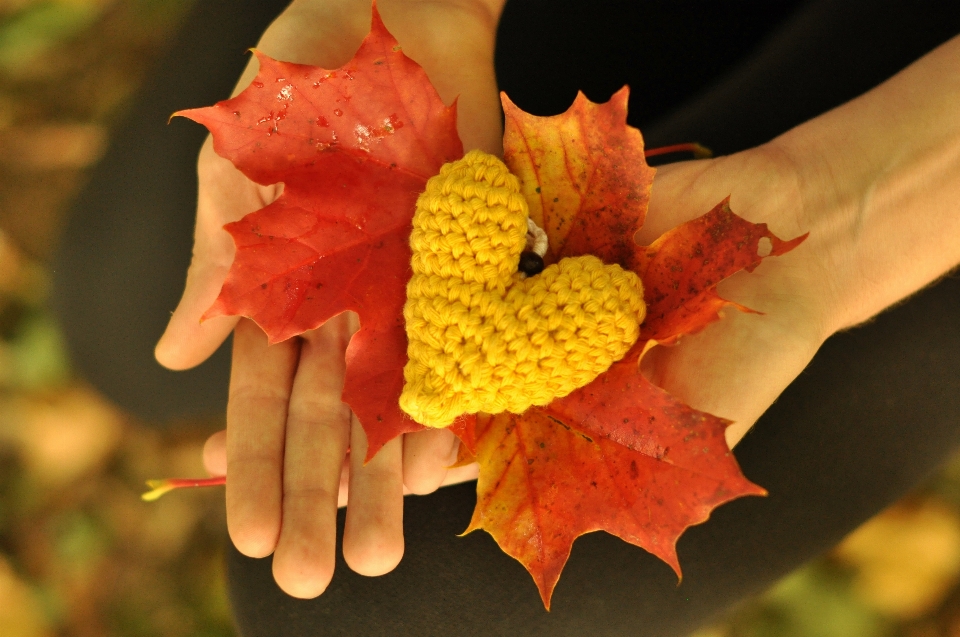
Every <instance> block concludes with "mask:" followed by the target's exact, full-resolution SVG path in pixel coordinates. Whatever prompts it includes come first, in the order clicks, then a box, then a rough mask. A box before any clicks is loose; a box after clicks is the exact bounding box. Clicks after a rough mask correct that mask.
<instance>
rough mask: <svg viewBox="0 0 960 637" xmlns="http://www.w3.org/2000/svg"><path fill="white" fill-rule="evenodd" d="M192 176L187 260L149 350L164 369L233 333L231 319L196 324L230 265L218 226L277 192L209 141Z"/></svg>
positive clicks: (204, 352)
mask: <svg viewBox="0 0 960 637" xmlns="http://www.w3.org/2000/svg"><path fill="white" fill-rule="evenodd" d="M197 172H198V175H199V180H200V185H199V196H198V199H197V226H196V229H195V231H194V239H193V241H194V243H193V258H192V259H191V261H190V268H189V269H188V270H187V282H186V286H185V287H184V291H183V296H182V297H181V299H180V303H179V304H178V305H177V309H176V310H174V312H173V315H172V316H171V317H170V322H169V323H168V325H167V329H166V330H165V331H164V333H163V336H161V337H160V341H159V342H158V343H157V346H156V349H155V350H154V354H155V356H156V358H157V361H159V362H160V364H161V365H163V366H165V367H168V368H170V369H188V368H190V367H194V366H195V365H198V364H200V363H201V362H203V361H204V360H206V359H207V358H208V357H209V356H210V354H212V353H213V352H214V351H216V349H217V348H218V347H219V346H220V344H221V343H222V342H223V341H224V339H226V338H227V336H228V335H229V334H230V332H231V331H232V330H233V328H234V326H235V325H236V323H237V317H235V316H218V317H214V318H211V319H207V320H205V321H203V322H201V320H200V319H201V317H202V316H203V315H204V313H205V312H206V311H207V310H208V309H210V306H212V305H213V303H214V301H216V300H217V296H218V295H219V294H220V288H221V287H222V286H223V281H224V279H226V277H227V272H228V271H229V270H230V264H231V263H232V262H233V255H234V244H233V238H232V237H231V236H230V234H229V233H228V232H227V231H226V230H224V229H223V226H224V225H225V224H227V223H230V222H232V221H237V220H238V219H241V218H242V217H243V216H244V215H246V214H247V213H249V212H253V211H254V210H258V209H260V208H262V207H263V206H265V205H266V204H267V203H269V202H271V201H273V199H274V198H275V196H276V192H277V190H276V189H275V188H263V187H260V186H258V185H257V184H254V183H253V182H252V181H250V180H249V179H247V178H246V177H245V176H244V175H243V173H241V172H240V171H239V170H237V169H236V168H234V166H233V164H231V163H230V162H229V161H228V160H226V159H224V158H222V157H219V156H217V155H216V153H215V152H214V151H213V143H212V141H211V138H210V137H208V138H207V141H206V142H205V143H204V145H203V148H202V149H201V150H200V158H199V160H198V162H197Z"/></svg>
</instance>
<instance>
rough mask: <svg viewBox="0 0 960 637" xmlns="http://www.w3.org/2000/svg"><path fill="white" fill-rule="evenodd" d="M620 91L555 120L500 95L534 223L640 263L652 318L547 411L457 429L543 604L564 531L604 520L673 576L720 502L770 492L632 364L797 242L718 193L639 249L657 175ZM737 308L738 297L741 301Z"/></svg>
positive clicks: (490, 512)
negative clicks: (692, 533)
mask: <svg viewBox="0 0 960 637" xmlns="http://www.w3.org/2000/svg"><path fill="white" fill-rule="evenodd" d="M626 104H627V90H626V88H624V89H623V90H621V91H619V92H618V93H616V94H615V95H614V96H613V98H612V99H611V100H610V101H609V102H608V103H606V104H594V103H592V102H590V101H589V100H587V99H586V98H585V97H584V96H583V95H582V94H580V95H578V96H577V99H576V101H575V102H574V103H573V106H571V107H570V109H569V110H568V111H567V112H566V113H564V114H562V115H558V116H555V117H534V116H531V115H528V114H527V113H524V112H523V111H521V110H520V109H518V108H517V107H516V106H514V105H513V104H512V103H511V102H510V101H509V100H508V99H506V96H504V111H505V113H506V123H507V126H506V133H505V136H504V160H505V161H506V163H507V165H508V166H510V169H511V171H512V172H513V173H514V174H516V175H518V176H520V178H521V180H522V183H523V192H524V194H525V195H526V198H527V201H528V203H529V205H530V210H531V213H530V214H531V217H533V218H534V220H535V221H536V222H538V224H541V225H542V227H544V229H545V230H546V232H547V234H548V236H549V239H550V246H551V250H550V253H549V254H548V258H549V259H550V260H559V259H562V258H564V257H572V256H578V255H581V254H595V255H598V256H600V257H601V258H602V259H603V260H604V261H606V262H609V263H618V264H620V265H621V266H622V267H624V268H629V269H632V270H634V271H635V272H636V273H637V274H639V275H640V277H641V279H642V280H643V283H644V300H645V302H646V303H647V318H646V320H645V321H644V324H643V325H642V326H641V336H640V339H639V340H638V342H637V343H636V344H635V345H634V346H633V348H632V349H631V351H630V352H629V353H628V354H627V355H626V356H625V357H624V358H623V359H622V360H620V361H618V362H616V363H614V364H613V365H612V366H611V367H610V369H608V370H607V371H606V372H604V373H603V374H601V375H600V376H599V377H598V378H597V379H596V380H595V381H593V382H592V383H590V384H589V385H587V386H585V387H582V388H580V389H578V390H576V391H574V392H573V393H571V394H570V395H568V396H566V397H564V398H559V399H557V400H555V401H554V402H553V403H551V404H550V405H548V406H547V407H544V408H532V409H529V410H527V411H526V412H524V413H523V414H521V415H514V414H501V415H498V416H496V417H493V418H480V419H477V421H476V424H475V428H474V430H473V431H470V429H469V424H470V423H469V422H468V423H464V424H462V425H460V426H459V429H460V430H459V431H458V435H460V436H461V438H462V440H463V441H464V443H465V444H467V446H468V447H469V450H470V452H471V453H473V454H475V456H476V460H477V461H478V462H479V463H480V479H479V482H478V485H477V494H478V497H477V508H476V510H475V511H474V515H473V519H472V520H471V522H470V526H469V528H468V529H467V530H468V532H469V531H472V530H474V529H478V528H483V529H485V530H486V531H487V532H489V533H490V534H491V535H492V536H493V537H494V539H495V540H496V541H497V543H498V544H499V545H500V547H501V548H502V549H503V550H504V551H505V552H506V553H508V554H509V555H512V556H513V557H514V558H516V559H517V560H519V561H520V562H521V563H522V564H523V565H524V566H525V567H526V568H527V570H528V571H529V572H530V574H531V575H532V576H533V578H534V581H535V582H536V584H537V587H538V588H539V590H540V595H541V598H542V599H543V602H544V605H545V606H546V607H547V608H548V609H549V607H550V598H551V595H552V594H553V589H554V587H555V586H556V583H557V580H558V579H559V577H560V572H561V570H562V569H563V566H564V564H565V563H566V561H567V558H568V557H569V555H570V549H571V547H572V544H573V541H574V540H575V539H576V538H577V537H579V536H580V535H582V534H584V533H588V532H590V531H596V530H604V531H607V532H609V533H612V534H614V535H616V536H618V537H620V538H622V539H623V540H625V541H627V542H630V543H631V544H635V545H637V546H640V547H643V548H645V549H646V550H648V551H650V552H651V553H653V554H654V555H656V556H657V557H659V558H661V559H662V560H664V561H665V562H666V563H667V564H669V565H670V566H671V567H672V568H673V569H674V571H675V572H676V573H677V575H678V577H679V576H680V565H679V562H678V559H677V553H676V542H677V539H678V538H679V537H680V535H681V534H682V533H683V532H684V530H685V529H687V528H688V527H689V526H691V525H694V524H699V523H701V522H703V521H705V520H706V519H707V518H708V517H709V515H710V512H711V511H712V510H713V509H714V508H715V507H717V506H719V505H720V504H722V503H724V502H727V501H729V500H732V499H734V498H737V497H740V496H744V495H762V494H764V493H765V491H764V490H763V489H762V488H760V487H758V486H757V485H755V484H753V483H751V482H750V481H748V480H747V479H746V478H744V477H743V474H742V473H741V472H740V469H739V467H738V466H737V463H736V461H735V460H734V458H733V455H732V454H731V453H730V450H729V448H728V447H727V443H726V440H725V438H724V431H725V429H726V428H727V426H728V425H729V424H730V423H729V421H726V420H724V419H722V418H717V417H716V416H712V415H710V414H706V413H703V412H699V411H697V410H695V409H692V408H691V407H689V406H687V405H684V404H683V403H681V402H680V401H678V400H676V399H675V398H673V397H671V396H670V395H669V394H667V393H666V392H665V391H663V390H662V389H660V388H658V387H656V386H654V385H653V384H652V383H650V381H648V380H647V379H646V378H645V377H644V376H643V375H641V373H640V369H639V361H640V358H641V356H642V355H643V353H644V352H645V351H646V349H647V348H648V346H651V345H654V344H656V343H657V342H661V343H673V342H675V341H676V340H677V339H678V338H679V337H680V336H681V335H684V334H691V333H693V332H696V331H698V330H700V329H702V328H703V327H705V326H706V325H707V324H708V323H710V322H712V321H714V320H717V319H718V318H719V314H718V312H719V309H720V308H721V307H723V305H725V304H728V303H729V302H728V301H725V300H723V299H721V298H720V297H719V296H718V295H717V293H716V290H715V288H716V285H717V283H719V282H720V281H721V280H723V279H724V278H726V277H728V276H730V275H731V274H733V273H735V272H737V271H739V270H742V269H746V270H753V269H754V268H755V267H756V266H757V265H758V264H759V263H760V261H761V260H762V258H761V257H760V256H758V254H757V251H758V247H759V242H760V239H761V238H767V239H769V240H770V241H771V243H772V245H773V248H772V250H771V253H770V254H772V255H779V254H783V253H784V252H787V251H788V250H791V249H793V247H795V246H796V245H797V244H799V243H800V242H801V241H803V239H804V238H805V236H804V237H799V238H797V239H794V240H793V241H790V242H784V241H781V240H780V239H778V238H777V237H775V236H774V235H773V234H771V233H770V232H769V231H768V230H767V228H766V226H765V225H763V224H752V223H749V222H747V221H744V220H743V219H741V218H739V217H737V216H736V215H734V214H733V213H732V212H731V211H730V208H729V206H728V204H727V201H723V202H721V203H720V204H719V205H718V206H717V207H716V208H715V209H714V210H712V211H710V212H709V213H707V214H706V215H704V216H703V217H700V218H698V219H695V220H693V221H690V222H688V223H686V224H683V225H682V226H680V227H678V228H675V229H674V230H672V231H670V232H668V233H666V234H665V235H663V236H662V237H661V238H660V239H658V240H657V241H656V242H654V243H653V244H652V245H651V246H649V247H643V246H639V245H637V244H636V242H635V241H634V238H633V237H634V235H635V234H636V232H637V231H638V230H639V229H640V227H641V226H642V224H643V220H644V215H645V213H646V207H647V202H648V200H649V189H650V187H651V185H652V183H653V175H654V170H653V169H652V168H649V167H648V166H647V165H646V161H645V158H644V150H643V139H642V137H641V136H640V132H639V131H638V130H636V129H633V128H631V127H629V126H627V125H626V115H627V112H626ZM736 307H738V308H740V309H746V308H741V307H740V306H736Z"/></svg>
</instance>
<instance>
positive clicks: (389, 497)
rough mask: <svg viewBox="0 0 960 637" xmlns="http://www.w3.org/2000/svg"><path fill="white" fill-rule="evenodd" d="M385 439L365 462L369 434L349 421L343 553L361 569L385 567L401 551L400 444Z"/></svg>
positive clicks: (371, 572) (377, 572)
mask: <svg viewBox="0 0 960 637" xmlns="http://www.w3.org/2000/svg"><path fill="white" fill-rule="evenodd" d="M401 444H402V443H401V441H400V439H399V438H394V439H393V440H391V441H390V442H388V443H387V444H385V445H384V446H383V447H382V448H381V449H380V451H379V452H377V455H376V456H374V457H373V459H372V460H370V462H368V463H367V464H366V465H364V464H363V459H364V457H366V455H367V436H366V434H365V433H364V431H363V427H362V426H361V425H360V423H359V422H358V421H357V419H356V417H354V418H353V424H352V426H351V427H350V506H348V507H347V521H346V525H345V526H344V530H343V559H344V560H345V561H346V562H347V565H348V566H349V567H350V568H351V569H353V570H354V571H356V572H357V573H359V574H360V575H383V574H384V573H389V572H390V571H392V570H393V569H394V568H396V566H397V564H399V563H400V558H401V557H403V449H402V446H401Z"/></svg>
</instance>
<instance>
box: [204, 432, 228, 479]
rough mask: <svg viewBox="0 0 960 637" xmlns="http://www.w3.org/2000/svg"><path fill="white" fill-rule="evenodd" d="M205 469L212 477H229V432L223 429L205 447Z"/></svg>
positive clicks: (208, 440)
mask: <svg viewBox="0 0 960 637" xmlns="http://www.w3.org/2000/svg"><path fill="white" fill-rule="evenodd" d="M203 468H204V469H206V470H207V474H209V475H211V476H225V475H227V430H226V429H221V430H220V431H218V432H217V433H215V434H213V435H212V436H210V437H209V438H207V442H205V443H204V445H203Z"/></svg>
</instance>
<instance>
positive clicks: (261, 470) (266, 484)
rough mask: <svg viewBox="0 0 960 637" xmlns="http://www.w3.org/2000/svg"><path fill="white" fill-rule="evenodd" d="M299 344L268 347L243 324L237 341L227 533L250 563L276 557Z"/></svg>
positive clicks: (230, 419) (229, 425)
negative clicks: (287, 428)
mask: <svg viewBox="0 0 960 637" xmlns="http://www.w3.org/2000/svg"><path fill="white" fill-rule="evenodd" d="M299 349H300V345H299V341H298V340H297V339H291V340H289V341H284V342H283V343H277V344H276V345H268V344H267V337H266V335H265V334H264V333H263V332H262V331H261V330H260V328H259V327H257V326H256V324H254V323H253V322H252V321H250V320H248V319H243V320H241V321H240V322H239V323H238V324H237V329H236V330H235V331H234V336H233V367H232V370H231V373H230V397H229V402H228V404H227V474H228V475H229V476H230V479H229V480H227V529H228V530H229V532H230V538H231V539H232V540H233V543H234V545H236V547H237V550H238V551H240V552H241V553H243V554H244V555H247V556H249V557H264V556H266V555H269V554H270V553H272V552H273V550H274V548H276V545H277V538H278V536H279V534H280V513H281V498H282V482H281V480H282V471H283V451H284V448H283V442H284V429H285V423H286V420H287V404H288V402H289V399H290V388H291V385H292V384H293V374H294V370H295V369H296V366H297V358H298V355H299Z"/></svg>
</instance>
